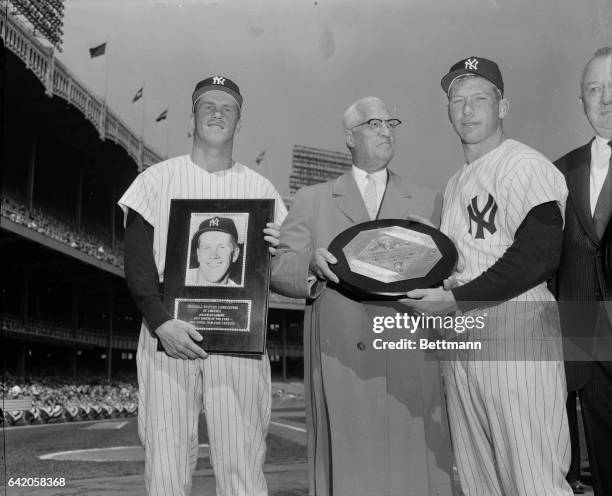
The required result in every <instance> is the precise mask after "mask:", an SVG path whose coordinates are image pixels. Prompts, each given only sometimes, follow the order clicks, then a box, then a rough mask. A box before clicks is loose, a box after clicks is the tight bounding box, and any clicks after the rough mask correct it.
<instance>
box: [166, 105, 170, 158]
mask: <svg viewBox="0 0 612 496" xmlns="http://www.w3.org/2000/svg"><path fill="white" fill-rule="evenodd" d="M169 115H170V107H168V108H167V109H166V119H165V120H166V158H169V155H168V153H169V151H168V140H169V138H168V136H169V133H168V116H169Z"/></svg>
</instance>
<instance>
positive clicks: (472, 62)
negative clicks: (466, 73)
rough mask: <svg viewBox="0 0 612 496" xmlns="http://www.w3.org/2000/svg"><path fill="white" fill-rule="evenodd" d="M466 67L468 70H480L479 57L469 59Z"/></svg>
mask: <svg viewBox="0 0 612 496" xmlns="http://www.w3.org/2000/svg"><path fill="white" fill-rule="evenodd" d="M465 68H466V70H467V69H469V70H471V71H477V70H478V59H467V60H466V61H465Z"/></svg>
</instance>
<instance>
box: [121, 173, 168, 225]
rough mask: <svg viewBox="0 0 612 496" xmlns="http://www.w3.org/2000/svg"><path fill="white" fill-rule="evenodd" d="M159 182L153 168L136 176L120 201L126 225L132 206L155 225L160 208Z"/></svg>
mask: <svg viewBox="0 0 612 496" xmlns="http://www.w3.org/2000/svg"><path fill="white" fill-rule="evenodd" d="M158 184H159V181H158V180H157V179H156V177H155V174H154V172H153V169H152V168H150V169H147V170H146V171H144V172H142V173H140V174H139V175H138V176H136V179H134V181H133V182H132V184H131V185H130V187H129V188H128V189H127V190H126V192H125V193H124V194H123V196H122V197H121V198H120V199H119V201H118V204H119V206H120V207H121V210H123V214H124V217H123V219H124V220H123V223H124V225H125V224H126V222H127V213H128V209H130V208H131V209H132V210H134V211H135V212H138V213H139V214H140V215H141V216H142V218H143V219H144V220H146V221H147V222H148V223H149V224H151V225H152V226H154V225H155V219H156V218H157V209H158V208H159V207H158V206H159V201H158V196H159V188H158Z"/></svg>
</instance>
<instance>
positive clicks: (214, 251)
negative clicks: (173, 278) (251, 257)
mask: <svg viewBox="0 0 612 496" xmlns="http://www.w3.org/2000/svg"><path fill="white" fill-rule="evenodd" d="M248 222H249V214H248V213H242V214H240V213H238V214H227V213H223V212H212V213H211V212H207V213H194V214H192V215H191V228H190V231H189V233H190V240H191V242H190V244H189V252H188V255H187V256H188V260H189V262H188V264H187V267H188V268H187V272H186V274H185V286H230V287H242V286H243V281H244V266H245V260H246V248H247V246H246V236H245V233H246V232H247V231H248Z"/></svg>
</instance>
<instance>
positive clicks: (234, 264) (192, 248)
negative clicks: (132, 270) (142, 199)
mask: <svg viewBox="0 0 612 496" xmlns="http://www.w3.org/2000/svg"><path fill="white" fill-rule="evenodd" d="M273 218H274V200H255V199H253V200H233V199H232V200H229V199H228V200H172V202H171V207H170V219H169V224H168V226H169V227H168V242H167V249H166V261H165V268H164V304H165V305H166V308H167V310H168V312H169V313H170V314H171V315H172V316H173V317H174V318H175V319H179V320H183V321H185V322H189V323H190V324H192V325H193V326H194V327H195V329H196V330H197V331H198V332H200V333H201V334H202V337H203V339H202V341H199V342H198V344H199V345H200V346H201V347H202V348H203V349H204V350H205V351H206V352H212V353H252V354H263V353H264V352H265V349H266V328H267V316H268V294H269V293H268V286H269V280H270V253H269V251H268V244H267V243H266V241H265V240H264V236H263V232H262V231H263V229H264V228H265V227H266V223H267V222H272V220H273ZM160 346H161V345H160ZM160 346H158V348H160Z"/></svg>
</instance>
